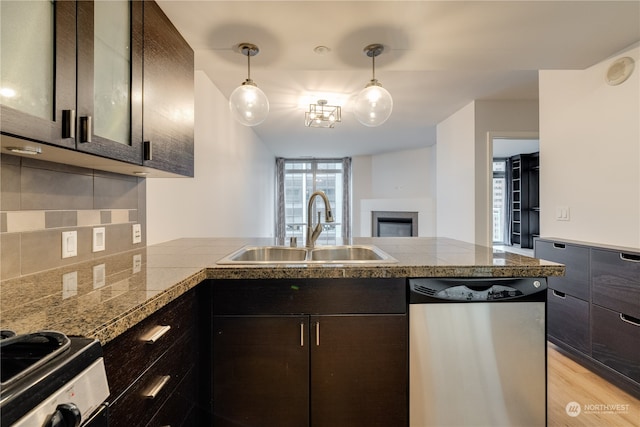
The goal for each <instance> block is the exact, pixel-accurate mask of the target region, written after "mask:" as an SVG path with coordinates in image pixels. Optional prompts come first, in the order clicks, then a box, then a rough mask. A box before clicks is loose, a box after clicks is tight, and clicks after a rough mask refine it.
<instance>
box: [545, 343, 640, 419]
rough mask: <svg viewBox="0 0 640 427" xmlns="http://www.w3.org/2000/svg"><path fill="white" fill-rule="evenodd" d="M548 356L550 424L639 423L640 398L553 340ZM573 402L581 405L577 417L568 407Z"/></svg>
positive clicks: (548, 409) (549, 346)
mask: <svg viewBox="0 0 640 427" xmlns="http://www.w3.org/2000/svg"><path fill="white" fill-rule="evenodd" d="M547 360H548V365H547V381H548V385H547V394H548V399H547V421H548V425H549V427H555V426H580V427H582V426H597V427H604V426H607V427H608V426H611V427H627V426H628V427H640V400H638V399H635V398H634V397H633V396H631V395H629V394H627V393H625V392H624V391H622V390H620V389H619V388H617V387H615V386H614V385H612V384H610V383H609V382H607V381H605V380H604V379H602V378H601V377H600V376H598V375H597V374H595V373H593V372H591V371H589V370H588V369H587V368H585V367H583V366H582V365H580V364H578V363H576V362H574V361H573V360H571V359H569V358H568V357H566V356H564V355H563V354H562V353H560V352H559V351H558V350H557V347H556V346H555V345H553V344H551V343H549V345H548V353H547ZM571 402H576V403H577V404H579V407H580V413H579V414H578V415H577V416H575V417H572V416H569V414H568V413H567V410H566V407H567V405H568V404H570V403H571ZM585 405H586V406H585ZM605 405H608V407H607V406H605ZM613 405H615V406H613ZM574 407H575V405H574Z"/></svg>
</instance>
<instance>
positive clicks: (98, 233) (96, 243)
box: [93, 227, 107, 252]
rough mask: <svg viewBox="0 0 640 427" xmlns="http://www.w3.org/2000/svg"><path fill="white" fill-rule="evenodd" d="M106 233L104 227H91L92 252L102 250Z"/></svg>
mask: <svg viewBox="0 0 640 427" xmlns="http://www.w3.org/2000/svg"><path fill="white" fill-rule="evenodd" d="M106 240H107V235H106V231H105V229H104V227H96V228H94V229H93V252H100V251H104V249H105V243H106V242H105V241H106Z"/></svg>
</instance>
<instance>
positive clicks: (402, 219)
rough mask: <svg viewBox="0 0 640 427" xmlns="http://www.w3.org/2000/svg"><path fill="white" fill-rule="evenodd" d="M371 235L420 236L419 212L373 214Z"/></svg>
mask: <svg viewBox="0 0 640 427" xmlns="http://www.w3.org/2000/svg"><path fill="white" fill-rule="evenodd" d="M371 216H372V221H371V228H372V229H371V235H372V236H373V237H416V236H418V212H393V211H372V212H371Z"/></svg>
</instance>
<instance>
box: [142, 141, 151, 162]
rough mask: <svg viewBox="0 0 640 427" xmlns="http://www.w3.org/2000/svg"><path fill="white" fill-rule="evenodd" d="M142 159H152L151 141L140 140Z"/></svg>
mask: <svg viewBox="0 0 640 427" xmlns="http://www.w3.org/2000/svg"><path fill="white" fill-rule="evenodd" d="M142 160H153V151H152V149H151V141H142Z"/></svg>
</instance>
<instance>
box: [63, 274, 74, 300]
mask: <svg viewBox="0 0 640 427" xmlns="http://www.w3.org/2000/svg"><path fill="white" fill-rule="evenodd" d="M76 295H78V272H77V271H72V272H71V273H67V274H63V275H62V299H67V298H70V297H73V296H76Z"/></svg>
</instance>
